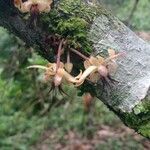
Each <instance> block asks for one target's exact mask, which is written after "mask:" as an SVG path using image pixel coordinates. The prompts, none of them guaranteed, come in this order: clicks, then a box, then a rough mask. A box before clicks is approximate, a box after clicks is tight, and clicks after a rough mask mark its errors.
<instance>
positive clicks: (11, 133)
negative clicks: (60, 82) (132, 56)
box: [0, 0, 150, 150]
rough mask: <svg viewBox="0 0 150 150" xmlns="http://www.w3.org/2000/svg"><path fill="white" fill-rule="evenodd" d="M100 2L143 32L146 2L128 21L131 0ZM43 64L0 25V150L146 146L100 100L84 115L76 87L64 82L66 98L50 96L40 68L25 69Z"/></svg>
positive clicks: (147, 20) (132, 149) (142, 149)
mask: <svg viewBox="0 0 150 150" xmlns="http://www.w3.org/2000/svg"><path fill="white" fill-rule="evenodd" d="M99 1H100V2H102V3H104V5H105V7H107V9H110V10H111V12H112V13H113V14H115V15H116V16H118V17H119V18H120V19H121V20H122V21H124V22H125V23H126V24H128V25H129V26H130V28H132V29H133V30H134V31H136V32H137V31H138V32H140V33H141V32H142V33H144V35H146V36H148V32H149V31H150V25H149V24H150V17H149V15H150V1H149V0H143V1H142V0H139V3H138V5H137V7H136V9H135V11H134V13H133V14H132V17H131V18H130V19H129V17H130V15H131V12H132V9H133V7H134V3H135V1H134V0H113V1H112V0H99ZM148 37H149V36H148ZM147 40H149V39H147ZM46 63H47V61H46V60H43V59H42V58H41V57H40V56H38V55H37V54H35V53H34V52H33V49H31V48H29V47H27V46H26V45H25V43H23V42H22V41H20V40H19V39H18V38H16V37H14V36H13V35H12V34H10V33H9V32H7V31H6V30H5V29H3V28H0V74H1V76H0V150H28V149H31V150H37V149H39V150H51V149H52V150H53V149H54V150H55V149H56V150H57V149H58V150H62V149H64V150H91V149H92V150H93V149H94V150H148V149H150V143H149V141H148V140H147V139H145V138H143V137H141V136H139V135H138V134H136V133H134V131H132V130H130V129H128V128H127V127H125V126H124V125H123V124H122V123H121V121H120V120H119V119H118V118H117V117H116V116H115V115H114V114H113V113H112V112H110V111H109V110H108V109H107V108H106V106H105V105H104V104H103V103H102V102H101V101H100V100H95V102H94V103H93V106H92V109H91V111H90V113H85V112H84V108H83V101H82V97H78V96H77V93H78V90H77V89H75V88H73V87H71V88H70V87H67V86H64V87H63V88H64V90H65V92H66V93H67V94H68V95H69V96H66V95H65V96H64V97H63V96H62V95H60V94H56V96H55V93H53V92H51V93H50V92H49V90H50V85H49V84H47V83H44V82H43V80H42V78H43V76H42V75H43V74H42V72H40V71H39V70H27V69H26V67H27V66H29V65H31V64H46Z"/></svg>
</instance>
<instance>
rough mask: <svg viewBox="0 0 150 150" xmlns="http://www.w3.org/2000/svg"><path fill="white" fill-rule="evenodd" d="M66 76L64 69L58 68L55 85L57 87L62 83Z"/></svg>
mask: <svg viewBox="0 0 150 150" xmlns="http://www.w3.org/2000/svg"><path fill="white" fill-rule="evenodd" d="M63 76H64V69H62V68H58V70H57V73H56V75H55V76H54V85H55V86H56V87H57V86H59V85H60V84H61V83H62V78H63Z"/></svg>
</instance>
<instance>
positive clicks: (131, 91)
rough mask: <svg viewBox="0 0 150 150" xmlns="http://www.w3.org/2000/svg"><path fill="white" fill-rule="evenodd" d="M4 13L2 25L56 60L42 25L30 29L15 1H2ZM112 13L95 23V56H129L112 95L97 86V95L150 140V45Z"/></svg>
mask: <svg viewBox="0 0 150 150" xmlns="http://www.w3.org/2000/svg"><path fill="white" fill-rule="evenodd" d="M0 10H1V11H0V25H1V26H3V27H5V28H6V29H8V30H9V31H10V32H11V33H13V34H15V35H16V36H18V37H19V38H21V39H22V40H23V41H24V42H25V43H26V44H27V45H29V46H32V47H34V48H35V49H36V51H38V53H39V54H40V55H41V56H42V57H44V58H45V59H47V60H49V61H53V60H54V57H53V56H54V52H53V51H52V50H51V47H53V45H52V44H51V43H49V44H48V45H47V44H46V42H45V41H46V37H47V31H44V30H43V29H42V28H41V27H40V26H38V27H37V28H29V26H28V21H27V20H25V19H24V16H23V15H22V14H20V13H19V12H18V11H17V10H16V9H15V8H14V6H13V5H12V1H11V0H0ZM108 14H109V13H108ZM108 14H107V13H106V12H104V13H103V12H102V13H101V14H100V15H99V17H97V18H96V19H95V20H94V22H93V24H92V27H91V30H90V32H89V39H90V40H91V41H92V42H93V43H94V47H95V53H99V52H100V51H102V50H106V49H108V48H114V49H116V50H118V51H120V52H122V51H125V52H126V57H125V58H123V59H122V60H120V61H119V69H118V71H117V73H116V75H115V76H114V78H115V79H117V80H118V81H119V84H116V85H115V86H114V87H113V88H111V89H110V92H109V93H108V92H107V91H106V89H105V92H103V93H101V89H102V87H101V86H100V85H98V86H95V89H96V93H97V95H96V96H97V97H98V98H100V99H101V100H102V101H103V102H104V103H105V104H106V105H107V106H108V107H109V108H110V109H111V110H113V111H114V112H115V113H116V114H117V115H118V116H119V117H120V118H121V119H122V121H123V122H124V123H125V124H126V125H127V126H129V127H131V128H133V129H135V130H136V131H137V132H138V133H140V134H142V135H144V136H145V137H148V138H150V61H149V60H150V46H149V44H147V43H146V42H144V41H143V40H141V39H140V38H138V37H137V36H136V35H135V34H134V33H133V32H132V31H131V30H130V29H128V28H127V27H126V26H125V25H124V24H122V23H121V22H120V21H119V20H118V19H116V18H115V17H113V16H111V15H110V14H109V15H108ZM68 15H69V14H68ZM48 35H49V33H48Z"/></svg>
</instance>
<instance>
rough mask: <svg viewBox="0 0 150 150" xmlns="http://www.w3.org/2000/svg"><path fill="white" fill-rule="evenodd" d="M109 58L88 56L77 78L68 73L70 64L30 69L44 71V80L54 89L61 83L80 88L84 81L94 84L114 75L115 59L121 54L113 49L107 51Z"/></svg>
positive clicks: (61, 63)
mask: <svg viewBox="0 0 150 150" xmlns="http://www.w3.org/2000/svg"><path fill="white" fill-rule="evenodd" d="M108 54H109V56H108V57H107V58H104V57H102V56H96V57H93V56H90V57H89V58H87V59H86V60H85V61H84V67H85V71H84V72H83V71H81V70H80V73H79V75H78V76H76V77H74V76H72V75H71V74H70V73H71V71H72V68H73V64H72V63H71V62H66V63H65V64H64V63H63V62H60V63H59V65H58V64H57V63H49V64H48V65H46V66H41V65H33V66H29V67H28V69H30V68H40V69H44V70H45V79H46V80H50V81H51V82H53V83H54V85H55V87H58V86H60V85H61V84H62V83H65V84H74V85H75V86H76V87H78V86H80V85H81V84H82V83H83V82H84V81H85V80H86V79H87V80H89V81H91V82H93V83H96V82H98V81H99V80H101V79H106V80H107V78H109V76H110V74H112V73H115V72H116V69H117V64H116V58H118V57H119V56H121V55H122V53H118V54H116V53H115V51H114V50H113V49H109V50H108Z"/></svg>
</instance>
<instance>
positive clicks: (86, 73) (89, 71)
mask: <svg viewBox="0 0 150 150" xmlns="http://www.w3.org/2000/svg"><path fill="white" fill-rule="evenodd" d="M95 71H97V67H96V66H90V67H89V68H87V69H86V70H85V71H84V72H83V74H82V76H81V77H80V79H79V80H78V81H77V83H76V86H80V85H81V84H82V83H83V82H84V80H85V79H86V77H88V76H89V75H90V74H91V73H93V72H95Z"/></svg>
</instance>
